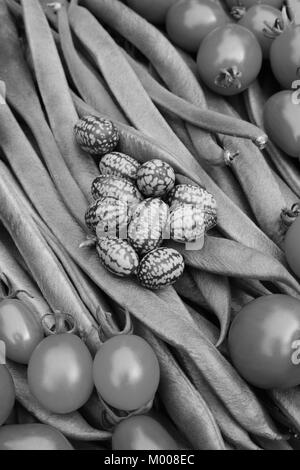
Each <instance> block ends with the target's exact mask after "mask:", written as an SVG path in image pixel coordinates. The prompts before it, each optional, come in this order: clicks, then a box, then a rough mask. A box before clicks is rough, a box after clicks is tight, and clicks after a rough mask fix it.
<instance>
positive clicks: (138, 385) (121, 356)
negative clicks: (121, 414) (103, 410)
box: [93, 335, 160, 411]
mask: <svg viewBox="0 0 300 470" xmlns="http://www.w3.org/2000/svg"><path fill="white" fill-rule="evenodd" d="M93 371H94V382H95V385H96V388H97V390H98V392H99V394H100V395H101V397H102V398H103V399H104V400H105V401H106V402H107V403H108V404H109V405H111V406H113V407H114V408H118V409H119V410H126V411H131V410H136V409H138V408H140V407H141V406H143V405H146V404H147V403H148V402H149V401H150V400H152V399H153V397H154V395H155V392H156V390H157V387H158V384H159V378H160V370H159V363H158V360H157V357H156V355H155V353H154V351H153V349H152V348H151V346H149V344H148V343H147V342H146V341H145V340H143V339H142V338H140V337H138V336H135V335H120V336H115V337H113V338H111V339H109V340H108V341H106V342H105V343H104V344H103V345H102V346H101V347H100V349H99V351H98V352H97V354H96V357H95V360H94V368H93Z"/></svg>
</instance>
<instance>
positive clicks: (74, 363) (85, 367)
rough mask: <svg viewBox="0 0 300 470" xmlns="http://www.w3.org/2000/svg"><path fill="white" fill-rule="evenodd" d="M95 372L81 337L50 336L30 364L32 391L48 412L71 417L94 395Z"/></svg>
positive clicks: (39, 346) (35, 352)
mask: <svg viewBox="0 0 300 470" xmlns="http://www.w3.org/2000/svg"><path fill="white" fill-rule="evenodd" d="M92 368H93V361H92V357H91V354H90V352H89V350H88V349H87V347H86V345H85V344H84V343H83V341H81V339H80V338H78V336H75V335H73V334H68V333H65V334H57V335H52V336H48V337H47V338H45V339H44V340H43V341H42V342H41V343H40V344H39V345H38V346H37V348H36V349H35V350H34V352H33V354H32V356H31V359H30V361H29V365H28V384H29V388H30V390H31V392H32V394H33V395H34V396H35V397H36V398H37V400H38V401H39V402H40V403H41V405H43V406H44V407H45V408H46V409H47V410H49V411H52V412H53V413H70V412H71V411H75V410H78V408H80V407H81V406H82V405H84V404H85V403H86V401H87V400H88V399H89V397H90V395H91V393H92V390H93V376H92Z"/></svg>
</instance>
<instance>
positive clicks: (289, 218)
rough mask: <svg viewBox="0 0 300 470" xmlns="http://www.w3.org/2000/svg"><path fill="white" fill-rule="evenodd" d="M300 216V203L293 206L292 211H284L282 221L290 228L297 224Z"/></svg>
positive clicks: (285, 209)
mask: <svg viewBox="0 0 300 470" xmlns="http://www.w3.org/2000/svg"><path fill="white" fill-rule="evenodd" d="M299 214H300V203H298V202H297V203H295V204H293V205H292V207H291V208H290V209H288V208H284V209H282V211H281V220H282V222H283V224H284V225H285V226H286V227H289V226H290V225H292V224H293V222H295V220H296V218H297V217H298V216H299Z"/></svg>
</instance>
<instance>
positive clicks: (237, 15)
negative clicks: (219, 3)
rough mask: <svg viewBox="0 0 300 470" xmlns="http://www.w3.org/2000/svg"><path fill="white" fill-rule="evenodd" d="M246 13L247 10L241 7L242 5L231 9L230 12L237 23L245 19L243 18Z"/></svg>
mask: <svg viewBox="0 0 300 470" xmlns="http://www.w3.org/2000/svg"><path fill="white" fill-rule="evenodd" d="M245 13H246V8H245V7H243V6H241V5H236V6H234V7H232V8H231V10H230V15H231V16H232V18H234V19H235V20H236V21H239V20H241V19H242V18H243V16H244V15H245Z"/></svg>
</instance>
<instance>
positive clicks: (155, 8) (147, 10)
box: [127, 0, 177, 24]
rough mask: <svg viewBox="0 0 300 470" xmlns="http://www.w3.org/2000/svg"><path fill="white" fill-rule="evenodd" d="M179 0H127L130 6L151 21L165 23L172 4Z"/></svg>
mask: <svg viewBox="0 0 300 470" xmlns="http://www.w3.org/2000/svg"><path fill="white" fill-rule="evenodd" d="M176 1H177V0H127V4H128V6H129V7H130V8H132V9H133V10H135V11H136V12H137V13H138V14H139V15H141V16H143V17H144V18H145V19H146V20H148V21H150V22H151V23H159V24H163V22H164V21H165V18H166V14H167V11H168V9H169V8H170V6H171V5H173V4H174V3H176Z"/></svg>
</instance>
